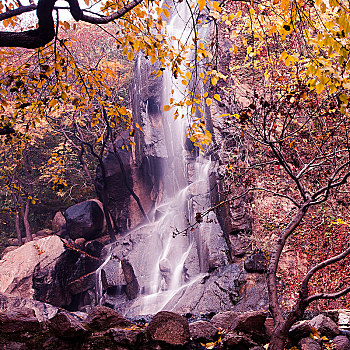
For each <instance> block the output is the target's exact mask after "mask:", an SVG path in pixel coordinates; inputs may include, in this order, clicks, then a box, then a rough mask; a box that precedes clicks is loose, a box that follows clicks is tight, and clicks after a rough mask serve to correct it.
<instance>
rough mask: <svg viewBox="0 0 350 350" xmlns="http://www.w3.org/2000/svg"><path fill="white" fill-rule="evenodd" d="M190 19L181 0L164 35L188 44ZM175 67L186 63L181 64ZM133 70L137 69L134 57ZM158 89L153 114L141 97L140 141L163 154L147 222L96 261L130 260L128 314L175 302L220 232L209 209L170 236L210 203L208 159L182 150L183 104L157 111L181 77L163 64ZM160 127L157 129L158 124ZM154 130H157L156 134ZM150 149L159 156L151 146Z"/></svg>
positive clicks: (177, 91) (179, 89)
mask: <svg viewBox="0 0 350 350" xmlns="http://www.w3.org/2000/svg"><path fill="white" fill-rule="evenodd" d="M190 23H191V21H190V11H189V8H188V4H187V3H186V2H181V3H179V4H178V6H176V8H175V9H174V10H173V11H172V15H171V18H170V20H169V23H168V25H167V32H168V35H169V36H175V37H176V38H178V39H179V40H180V41H181V40H182V41H183V44H184V45H185V44H187V45H188V44H189V43H190V42H191V33H192V28H191V27H190ZM181 68H182V69H183V70H185V69H186V67H185V66H183V67H181ZM135 74H138V75H139V76H141V74H142V67H141V62H140V57H139V58H138V60H137V62H136V67H135ZM139 79H141V78H139ZM179 80H181V79H179ZM140 86H142V83H139V85H138V86H136V87H135V91H136V93H138V94H139V95H141V93H142V91H141V88H140ZM160 91H161V92H162V96H159V97H160V98H159V104H160V106H159V108H155V109H154V110H155V111H156V112H155V113H154V114H155V115H154V116H153V118H154V119H153V120H152V116H151V115H150V110H152V108H151V106H150V103H151V102H150V101H149V99H147V101H145V109H144V111H145V112H144V126H143V128H144V131H145V134H146V135H145V137H144V139H145V141H144V142H145V143H146V145H147V144H148V145H149V144H151V143H152V142H154V141H155V142H156V143H159V144H161V145H162V146H161V149H162V152H164V154H166V156H165V157H163V158H164V163H163V172H162V173H163V176H162V179H161V180H160V187H161V190H160V191H159V193H158V198H157V200H156V204H155V206H154V208H153V210H152V211H151V213H150V215H149V218H150V222H149V223H145V224H143V225H142V226H140V227H137V228H135V229H134V230H132V231H131V232H129V233H128V235H127V236H126V237H125V238H124V241H122V242H121V243H120V244H119V245H117V246H116V248H115V249H114V251H113V253H112V254H111V255H110V257H109V258H107V260H108V262H107V264H106V262H105V263H104V264H103V265H102V268H105V266H106V265H108V264H110V263H112V262H113V259H115V260H116V261H117V262H116V263H115V269H119V270H120V267H119V266H120V261H121V260H122V259H127V260H128V261H129V262H130V263H131V264H132V266H133V269H134V272H135V275H136V278H137V282H138V285H139V288H140V296H139V297H138V298H137V299H135V301H133V302H132V305H131V306H130V303H129V304H128V305H129V306H128V308H129V309H125V310H124V311H125V313H127V314H128V313H131V314H133V315H135V314H138V315H140V314H154V313H156V312H158V311H160V310H164V309H165V310H168V309H169V310H170V309H172V308H173V307H174V305H176V303H177V301H176V300H177V299H176V300H175V299H173V298H174V297H175V296H176V295H178V294H179V292H181V291H183V290H185V289H186V288H187V287H188V286H190V285H191V284H193V283H195V282H196V281H198V279H200V278H201V276H202V274H201V273H202V272H207V271H208V263H207V260H208V259H207V258H206V255H208V254H209V253H210V252H208V248H206V247H205V248H203V242H204V241H205V240H206V239H211V238H210V232H211V231H213V232H214V231H215V232H221V229H220V227H218V224H217V223H216V220H215V215H214V214H213V216H214V217H210V223H206V222H203V223H202V224H201V227H200V228H198V229H195V230H194V231H193V232H190V234H188V235H183V234H179V235H176V237H173V233H174V231H175V230H179V231H182V230H183V229H185V228H186V227H187V226H188V224H189V222H193V220H194V216H195V213H196V212H200V211H202V210H203V209H205V208H208V207H209V206H210V190H209V180H208V178H209V173H210V170H211V165H212V164H211V161H210V160H208V159H206V158H205V157H204V156H203V155H197V156H196V155H195V154H193V153H191V152H189V151H188V150H186V147H185V144H186V139H187V137H186V132H187V129H188V118H187V117H186V114H187V111H186V107H183V108H184V110H182V111H181V110H179V115H180V117H179V118H177V119H176V120H175V119H174V116H173V114H174V111H172V110H170V111H168V112H161V111H162V110H163V106H164V105H166V104H169V99H170V97H172V98H173V99H174V101H181V100H182V99H183V97H184V94H185V93H186V91H185V86H184V85H183V84H181V81H180V83H177V81H176V80H175V79H174V77H173V76H172V73H171V72H170V71H167V70H165V71H164V73H163V78H162V87H161V89H160ZM152 103H153V102H152ZM182 114H184V115H185V117H184V118H181V115H182ZM160 128H162V131H161V132H160V131H159V130H158V129H160ZM160 134H161V135H162V136H159V135H160ZM187 141H188V140H187ZM150 152H151V153H152V155H153V156H154V154H155V155H156V156H157V157H159V155H158V154H157V152H156V151H154V150H153V151H150ZM208 232H209V233H208ZM208 237H209V238H208ZM216 239H217V238H216ZM129 248H130V249H129ZM214 254H217V255H220V254H221V253H220V252H219V253H217V252H214ZM107 260H106V261H107ZM118 264H119V265H118ZM117 274H119V272H118V273H117ZM99 288H100V289H101V288H102V287H101V286H99ZM100 293H102V292H100ZM180 294H181V293H180ZM130 310H132V311H130Z"/></svg>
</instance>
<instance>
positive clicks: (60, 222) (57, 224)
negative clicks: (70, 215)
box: [52, 211, 66, 232]
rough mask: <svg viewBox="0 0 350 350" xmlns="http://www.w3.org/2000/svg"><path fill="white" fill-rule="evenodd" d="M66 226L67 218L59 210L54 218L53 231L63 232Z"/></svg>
mask: <svg viewBox="0 0 350 350" xmlns="http://www.w3.org/2000/svg"><path fill="white" fill-rule="evenodd" d="M65 227H66V219H65V217H64V216H63V214H62V212H61V211H58V212H57V213H56V214H55V216H54V218H53V220H52V231H54V232H62V231H63V230H65Z"/></svg>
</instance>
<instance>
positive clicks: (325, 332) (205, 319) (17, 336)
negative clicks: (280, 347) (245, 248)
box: [0, 294, 350, 350]
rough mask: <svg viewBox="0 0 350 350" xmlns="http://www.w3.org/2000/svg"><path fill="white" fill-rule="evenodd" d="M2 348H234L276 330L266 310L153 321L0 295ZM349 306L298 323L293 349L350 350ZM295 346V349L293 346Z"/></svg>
mask: <svg viewBox="0 0 350 350" xmlns="http://www.w3.org/2000/svg"><path fill="white" fill-rule="evenodd" d="M0 309H1V310H2V312H1V314H0V349H1V350H2V349H3V350H5V349H6V350H17V349H18V350H27V349H28V350H31V349H33V350H34V349H55V350H61V349H62V350H63V349H84V350H93V349H96V350H97V349H111V350H112V349H116V350H128V349H140V350H146V349H205V348H207V349H233V350H248V349H249V350H252V349H254V350H259V349H261V350H262V349H264V346H265V348H266V344H268V342H269V336H270V335H271V332H272V330H273V322H272V319H271V318H269V317H268V315H267V313H266V312H264V311H252V312H243V313H239V312H235V311H227V312H223V313H218V314H214V315H213V314H210V315H202V316H199V317H201V318H202V319H199V320H196V321H193V322H189V321H188V318H186V317H184V316H181V315H179V314H176V313H173V312H168V311H161V312H159V313H157V314H156V315H154V316H152V317H151V318H150V321H149V323H146V324H144V323H143V322H141V323H140V322H135V321H131V320H129V319H127V318H125V317H123V316H122V315H120V314H119V313H118V312H116V311H115V310H112V309H110V308H108V307H105V306H97V307H95V308H94V309H92V310H91V311H90V312H89V313H88V314H86V313H79V312H77V313H73V312H68V311H66V310H63V309H59V308H54V307H52V306H50V305H47V304H44V303H40V302H33V301H31V300H26V299H23V298H18V297H7V296H5V295H3V294H1V295H0ZM349 315H350V313H349V311H344V310H343V311H333V312H328V316H326V315H323V314H320V315H318V316H316V317H314V318H312V319H311V320H307V321H302V322H300V323H298V324H296V325H294V326H293V327H292V329H291V331H290V333H289V335H290V337H289V343H288V348H292V347H293V346H298V349H303V350H321V349H336V350H348V349H350V341H349V338H348V336H349V329H350V323H348V324H341V328H339V321H340V322H344V319H346V317H348V319H347V320H348V321H349ZM294 349H295V348H294Z"/></svg>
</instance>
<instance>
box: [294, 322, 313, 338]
mask: <svg viewBox="0 0 350 350" xmlns="http://www.w3.org/2000/svg"><path fill="white" fill-rule="evenodd" d="M311 332H312V327H311V325H310V323H309V322H308V321H300V322H297V323H295V324H294V325H293V326H292V327H291V328H290V330H289V336H290V337H291V338H293V339H295V340H297V341H298V340H300V339H301V338H306V337H308V336H309V335H310V333H311Z"/></svg>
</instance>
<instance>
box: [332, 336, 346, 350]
mask: <svg viewBox="0 0 350 350" xmlns="http://www.w3.org/2000/svg"><path fill="white" fill-rule="evenodd" d="M333 344H334V345H335V350H350V340H349V338H348V337H346V336H344V335H338V336H336V337H335V338H334V339H333Z"/></svg>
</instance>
